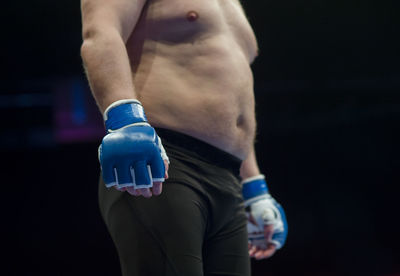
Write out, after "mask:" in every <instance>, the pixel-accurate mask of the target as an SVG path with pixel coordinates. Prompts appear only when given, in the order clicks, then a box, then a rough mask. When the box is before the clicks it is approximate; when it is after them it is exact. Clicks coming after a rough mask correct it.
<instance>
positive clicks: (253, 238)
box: [243, 175, 288, 260]
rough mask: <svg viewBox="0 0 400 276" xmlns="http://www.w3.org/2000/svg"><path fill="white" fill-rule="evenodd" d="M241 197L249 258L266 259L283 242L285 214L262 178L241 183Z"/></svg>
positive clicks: (285, 233) (258, 177)
mask: <svg viewBox="0 0 400 276" xmlns="http://www.w3.org/2000/svg"><path fill="white" fill-rule="evenodd" d="M243 197H244V199H245V205H246V212H247V217H248V223H247V231H248V234H249V255H250V257H254V258H256V259H258V260H259V259H264V258H269V257H271V256H272V255H273V254H274V253H275V251H276V250H278V249H280V248H281V247H282V246H283V245H284V243H285V241H286V236H287V229H288V227H287V221H286V216H285V212H284V210H283V208H282V207H281V205H280V204H279V203H277V202H276V201H275V199H274V198H272V197H271V195H270V194H269V192H268V188H267V184H266V182H265V180H264V176H263V175H259V176H255V177H252V178H249V179H246V180H244V181H243Z"/></svg>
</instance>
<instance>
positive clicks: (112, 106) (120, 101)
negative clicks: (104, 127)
mask: <svg viewBox="0 0 400 276" xmlns="http://www.w3.org/2000/svg"><path fill="white" fill-rule="evenodd" d="M127 103H137V104H140V105H142V103H141V102H140V101H138V100H136V99H125V100H119V101H115V102H113V103H112V104H110V105H109V106H108V107H107V108H106V110H105V111H104V114H103V118H104V121H107V120H108V116H107V115H108V111H110V109H111V108H114V107H116V106H119V105H122V104H127Z"/></svg>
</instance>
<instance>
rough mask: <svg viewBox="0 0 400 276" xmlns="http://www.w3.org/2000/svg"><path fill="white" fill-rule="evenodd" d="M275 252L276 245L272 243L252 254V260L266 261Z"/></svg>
mask: <svg viewBox="0 0 400 276" xmlns="http://www.w3.org/2000/svg"><path fill="white" fill-rule="evenodd" d="M275 252H276V245H275V244H273V243H269V244H268V246H267V248H266V249H259V250H257V252H256V253H254V258H255V259H256V260H261V259H266V258H269V257H271V256H272V255H274V253H275Z"/></svg>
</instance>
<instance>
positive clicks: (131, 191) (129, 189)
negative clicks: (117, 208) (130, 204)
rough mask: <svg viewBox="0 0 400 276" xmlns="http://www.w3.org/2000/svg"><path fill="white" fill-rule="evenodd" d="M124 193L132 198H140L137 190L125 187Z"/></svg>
mask: <svg viewBox="0 0 400 276" xmlns="http://www.w3.org/2000/svg"><path fill="white" fill-rule="evenodd" d="M126 191H127V192H128V193H129V194H131V195H133V196H140V192H139V190H137V189H135V188H134V187H127V188H126Z"/></svg>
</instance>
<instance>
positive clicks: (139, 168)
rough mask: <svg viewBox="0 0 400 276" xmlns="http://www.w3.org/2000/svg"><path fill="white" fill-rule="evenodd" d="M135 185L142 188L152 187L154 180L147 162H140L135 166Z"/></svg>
mask: <svg viewBox="0 0 400 276" xmlns="http://www.w3.org/2000/svg"><path fill="white" fill-rule="evenodd" d="M133 173H134V177H135V185H136V186H137V187H141V188H145V187H146V188H147V187H149V186H151V184H152V180H151V176H150V174H149V170H148V167H147V164H146V162H144V161H138V162H136V163H135V164H134V166H133Z"/></svg>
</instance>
